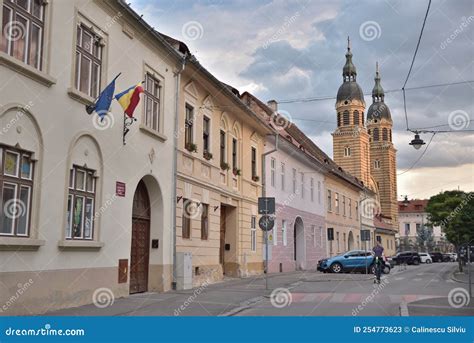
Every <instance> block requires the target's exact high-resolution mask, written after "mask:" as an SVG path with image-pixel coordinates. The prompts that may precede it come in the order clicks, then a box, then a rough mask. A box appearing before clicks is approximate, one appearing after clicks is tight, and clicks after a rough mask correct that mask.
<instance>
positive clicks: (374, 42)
mask: <svg viewBox="0 0 474 343" xmlns="http://www.w3.org/2000/svg"><path fill="white" fill-rule="evenodd" d="M130 1H131V5H132V7H133V8H134V9H135V10H136V11H137V12H138V13H139V14H143V16H144V19H145V20H147V21H148V22H149V23H150V24H151V25H153V26H154V27H155V28H156V29H157V30H158V31H161V32H163V33H165V34H167V35H170V36H173V37H175V38H177V39H180V40H182V41H184V42H185V43H186V44H187V45H188V47H189V48H190V50H191V52H192V53H193V54H195V55H196V57H197V58H198V59H199V60H200V62H201V63H202V64H203V65H204V66H206V68H207V69H208V70H210V71H211V72H212V73H213V74H214V75H215V76H216V77H217V78H219V79H220V80H221V81H223V82H226V83H228V84H231V85H233V86H234V87H236V88H237V89H239V90H240V91H244V90H247V91H250V92H252V93H253V94H254V95H256V96H258V97H259V98H260V99H262V100H263V101H267V100H270V99H276V100H277V101H283V100H288V99H300V98H311V97H312V98H314V97H326V96H329V97H332V96H335V95H336V93H337V90H338V88H339V86H340V84H341V82H342V76H341V73H342V66H343V65H344V62H345V57H344V54H345V50H346V46H347V36H348V35H349V36H350V37H351V45H352V52H353V54H354V57H353V61H354V64H355V65H356V67H357V72H358V75H357V81H358V83H359V84H360V86H361V87H362V89H363V90H364V92H365V93H370V91H371V90H372V87H373V82H374V81H373V77H374V72H375V62H376V61H378V62H379V65H380V72H381V76H382V86H383V87H384V89H385V90H397V89H400V88H401V87H402V85H403V83H404V81H405V78H406V76H407V73H408V69H409V66H410V63H411V59H412V56H413V52H414V49H415V46H416V42H417V39H418V35H419V32H420V29H421V24H422V20H423V17H424V14H425V11H426V7H427V4H428V1H427V0H423V1H422V0H414V1H402V0H393V1H391V0H386V1H374V0H371V1H363V0H362V1H360V0H357V1H355V0H352V1H329V0H326V1H321V0H320V1H308V0H304V1H303V0H300V1H298V0H293V1H286V0H273V1H270V0H265V1H255V0H235V1H216V0H202V1H193V2H190V1H185V0H169V1H168V0H130ZM473 33H474V5H473V3H472V1H470V0H458V1H442V0H433V2H432V4H431V9H430V15H429V17H428V20H427V24H426V28H425V33H424V35H423V39H422V42H421V46H420V49H419V52H418V56H417V59H416V62H415V65H414V68H413V71H412V74H411V76H410V79H409V81H408V84H407V88H409V87H417V86H425V85H436V84H442V83H456V82H463V81H470V80H473V79H474V62H473V55H474V44H473V43H474V34H473ZM406 95H407V111H408V119H409V127H410V128H426V127H434V129H435V130H453V129H464V130H474V123H473V122H471V121H470V120H474V111H473V110H474V102H473V98H474V83H470V84H462V85H451V86H444V87H433V88H427V89H419V90H411V91H407V94H406ZM365 101H366V104H367V108H368V106H369V105H370V104H371V102H372V99H371V97H370V96H368V97H366V99H365ZM385 101H386V103H387V105H388V106H389V107H390V109H391V112H392V118H393V120H394V143H395V145H396V148H397V149H398V155H397V164H398V173H399V174H400V175H399V176H398V194H399V195H409V197H410V198H415V197H416V198H424V197H429V196H431V195H433V194H436V193H438V192H439V191H441V190H447V189H453V188H457V187H458V186H459V187H460V188H461V189H464V190H470V191H472V190H474V176H473V175H474V132H465V133H461V132H458V131H456V132H454V133H438V134H436V135H435V136H434V137H433V140H432V142H431V144H430V146H429V148H428V150H427V151H426V153H425V155H424V156H423V157H422V158H421V159H420V160H419V157H420V155H421V154H422V153H423V149H420V150H418V151H416V150H414V149H413V148H412V147H411V146H409V145H408V143H409V141H410V140H411V139H412V137H413V135H412V134H411V133H407V131H406V123H405V117H404V111H403V98H402V94H401V92H399V91H394V92H390V93H387V94H386V98H385ZM334 103H335V100H333V99H329V100H324V101H314V102H304V103H301V102H299V103H298V102H297V103H283V102H282V103H281V104H280V105H279V109H281V110H285V111H287V112H288V113H289V115H290V116H291V118H292V120H293V121H294V122H295V123H296V124H297V125H298V126H299V127H300V128H301V129H302V130H303V131H304V132H305V133H306V134H307V135H308V136H310V137H311V138H312V139H313V140H314V141H315V142H316V144H318V145H319V146H320V147H321V148H323V149H324V150H325V151H326V152H327V153H328V154H329V155H331V156H332V136H331V135H330V133H331V132H332V131H334V128H335V125H336V124H335V118H336V113H335V110H334ZM422 138H423V139H424V140H425V141H427V142H428V141H429V140H430V139H431V134H423V135H422ZM418 160H419V161H418ZM416 161H418V162H417V163H416ZM407 170H409V171H407Z"/></svg>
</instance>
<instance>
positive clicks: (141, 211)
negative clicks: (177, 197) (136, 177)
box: [130, 180, 150, 294]
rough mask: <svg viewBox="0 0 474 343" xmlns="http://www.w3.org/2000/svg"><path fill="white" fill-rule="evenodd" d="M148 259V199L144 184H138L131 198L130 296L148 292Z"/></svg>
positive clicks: (141, 182)
mask: <svg viewBox="0 0 474 343" xmlns="http://www.w3.org/2000/svg"><path fill="white" fill-rule="evenodd" d="M149 259H150V198H149V196H148V191H147V188H146V185H145V183H144V182H143V180H141V181H140V182H139V183H138V186H137V189H136V190H135V195H134V196H133V209H132V248H131V253H130V294H133V293H140V292H146V291H148V268H149Z"/></svg>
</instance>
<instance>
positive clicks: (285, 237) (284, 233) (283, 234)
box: [281, 219, 288, 247]
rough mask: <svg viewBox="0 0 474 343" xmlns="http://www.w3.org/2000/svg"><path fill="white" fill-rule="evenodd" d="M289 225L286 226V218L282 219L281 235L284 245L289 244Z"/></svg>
mask: <svg viewBox="0 0 474 343" xmlns="http://www.w3.org/2000/svg"><path fill="white" fill-rule="evenodd" d="M287 231H288V230H287V227H286V220H284V219H283V220H282V221H281V237H282V242H283V246H285V247H286V246H287V245H288V235H287Z"/></svg>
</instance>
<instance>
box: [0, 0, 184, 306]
mask: <svg viewBox="0 0 474 343" xmlns="http://www.w3.org/2000/svg"><path fill="white" fill-rule="evenodd" d="M0 11H1V12H2V13H0V18H3V23H2V27H9V26H12V25H17V29H18V30H20V31H15V32H17V33H18V32H20V34H18V35H16V36H9V35H8V34H6V33H5V32H2V35H1V37H0V41H1V51H0V79H1V80H2V87H1V88H0V128H1V134H0V188H1V189H0V191H1V193H2V197H1V201H0V202H1V203H0V208H1V209H2V211H1V218H0V219H1V220H0V222H1V223H0V304H2V307H1V308H0V312H2V314H5V315H17V314H37V313H43V312H45V311H50V310H54V309H59V308H64V307H71V306H78V305H82V304H87V303H92V302H93V301H94V300H97V298H98V297H99V296H104V295H105V296H106V297H109V298H113V297H115V298H118V297H123V296H128V295H129V294H130V293H137V292H145V291H164V290H169V289H170V288H171V280H172V264H173V244H172V243H173V240H172V238H173V237H172V210H173V207H172V205H173V201H170V199H172V193H173V192H172V189H171V187H170V185H172V184H173V171H172V163H163V161H172V160H173V156H174V145H173V136H174V132H175V127H174V118H175V108H176V98H175V96H174V94H175V90H176V87H177V80H178V75H179V71H180V70H181V67H182V63H181V57H182V56H180V55H179V54H178V53H176V51H175V50H174V49H173V48H172V47H171V46H170V45H169V44H167V43H166V42H165V41H164V40H163V38H162V37H160V36H159V35H157V34H156V33H155V32H154V31H153V30H152V28H151V27H149V26H148V25H146V24H145V23H144V22H143V20H142V19H141V18H140V17H139V16H138V15H137V14H136V13H134V12H132V11H131V10H130V8H128V6H127V5H126V4H125V3H124V2H122V1H88V0H75V1H22V2H20V1H17V2H12V1H0ZM18 18H21V19H18ZM18 20H20V22H21V25H20V24H19V21H18ZM21 30H28V31H21ZM12 32H13V31H12ZM27 32H28V34H26V33H27ZM4 33H5V34H4ZM119 73H121V76H120V77H119V78H118V79H117V80H116V92H115V93H117V92H119V91H123V90H125V89H127V88H129V87H130V86H132V85H136V84H137V83H138V82H140V81H141V80H145V84H144V88H145V92H144V94H142V95H141V97H142V101H141V102H140V104H139V106H138V107H137V109H136V110H135V114H134V115H135V117H136V118H137V122H136V123H135V124H133V125H132V126H131V127H130V132H129V133H128V135H127V137H126V140H127V142H126V145H123V143H122V133H123V126H122V121H123V109H122V108H121V107H120V105H119V104H118V103H117V102H116V101H113V102H112V106H111V108H110V113H108V114H106V116H105V119H104V121H100V120H99V119H98V116H97V114H95V113H94V114H93V115H91V116H89V115H88V114H87V113H86V111H85V105H90V104H92V103H93V101H94V99H95V98H96V97H97V95H98V94H99V91H100V90H102V89H104V88H105V87H106V86H107V85H108V84H109V83H110V82H111V81H112V79H113V78H114V77H115V76H116V75H118V74H119ZM20 295H21V296H20Z"/></svg>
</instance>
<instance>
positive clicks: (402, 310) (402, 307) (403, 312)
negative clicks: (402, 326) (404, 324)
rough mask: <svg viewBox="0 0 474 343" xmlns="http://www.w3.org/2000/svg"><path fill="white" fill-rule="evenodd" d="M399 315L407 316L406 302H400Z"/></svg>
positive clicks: (408, 314)
mask: <svg viewBox="0 0 474 343" xmlns="http://www.w3.org/2000/svg"><path fill="white" fill-rule="evenodd" d="M400 316H401V317H409V316H410V313H408V305H407V303H406V302H402V303H401V304H400Z"/></svg>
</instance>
